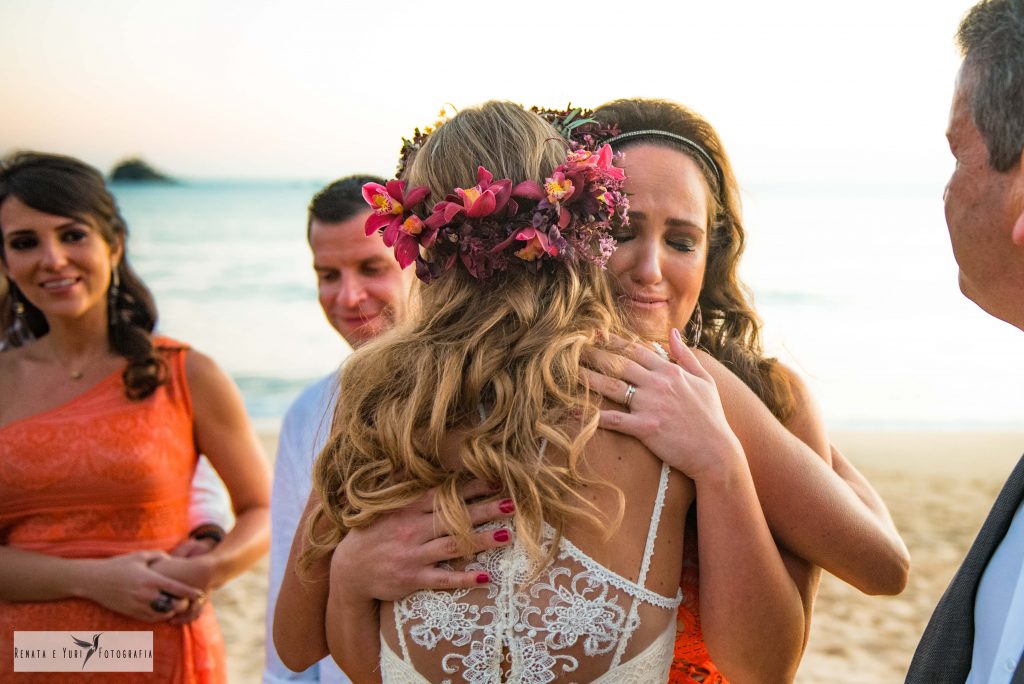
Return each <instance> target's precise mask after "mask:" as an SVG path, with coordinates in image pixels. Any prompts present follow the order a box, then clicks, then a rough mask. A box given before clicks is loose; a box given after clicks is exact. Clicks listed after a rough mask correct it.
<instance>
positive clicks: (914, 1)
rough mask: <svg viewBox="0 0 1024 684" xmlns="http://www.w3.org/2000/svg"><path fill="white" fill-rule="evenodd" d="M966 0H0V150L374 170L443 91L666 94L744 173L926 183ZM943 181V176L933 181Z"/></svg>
mask: <svg viewBox="0 0 1024 684" xmlns="http://www.w3.org/2000/svg"><path fill="white" fill-rule="evenodd" d="M971 4H972V2H971V0H865V1H862V2H857V3H833V2H820V1H818V0H809V1H803V0H779V1H776V2H762V1H753V0H750V1H738V0H737V1H734V2H713V1H711V0H704V1H703V2H693V1H691V0H685V1H680V2H674V3H669V2H664V3H657V4H655V3H648V2H642V1H641V2H623V3H613V2H605V1H604V0H597V1H594V2H564V3H558V2H550V0H549V1H547V2H543V3H541V2H533V1H532V0H530V1H526V2H516V3H499V2H490V3H485V2H472V1H466V0H458V1H456V2H435V3H424V2H416V1H412V0H390V1H389V2H377V3H356V2H350V1H349V0H300V1H298V2H296V1H288V2H284V1H279V0H254V1H247V2H206V1H203V0H178V1H176V2H167V1H166V0H160V1H159V2H154V1H150V0H51V1H46V0H33V1H32V2H16V1H15V0H3V1H2V2H0V64H2V65H3V76H2V77H0V102H2V103H3V105H2V108H0V152H8V151H10V150H12V149H16V148H35V149H44V150H48V151H55V152H63V153H67V154H71V155H75V156H79V157H81V158H83V159H85V160H86V161H89V162H90V163H93V164H95V165H97V166H99V167H100V168H102V169H104V170H108V169H109V168H110V166H111V164H112V163H114V162H115V161H116V160H117V159H119V158H121V157H123V156H126V155H132V154H139V155H142V156H144V157H145V158H146V159H148V160H149V161H150V162H151V163H153V164H154V165H156V166H158V167H159V168H161V169H163V170H166V171H167V172H169V173H171V174H173V175H179V176H184V177H231V178H248V177H263V178H312V179H327V178H333V177H336V176H340V175H343V174H346V173H350V172H352V171H356V170H364V171H371V172H377V173H382V174H390V173H391V171H392V169H393V168H394V160H395V156H396V153H397V149H398V146H399V142H400V137H401V136H402V135H408V134H409V133H410V132H411V130H412V129H413V128H414V127H415V126H417V125H420V126H422V125H426V124H429V123H431V122H432V121H433V120H434V118H435V116H436V113H437V110H438V109H439V108H440V107H441V106H442V105H443V104H444V103H451V104H452V105H454V106H456V107H461V106H466V105H469V104H474V103H477V102H480V101H483V100H486V99H489V98H503V99H510V100H514V101H518V102H522V103H524V104H527V105H530V104H540V105H545V106H561V105H564V104H565V103H566V101H567V100H569V99H571V100H572V102H573V104H578V105H587V106H594V105H597V104H599V103H601V102H604V101H606V100H609V99H613V98H617V97H628V96H636V95H641V96H651V97H665V98H670V99H675V100H678V101H680V102H683V103H685V104H688V105H690V106H691V107H693V108H695V109H697V110H698V111H700V112H702V113H703V114H705V115H706V116H707V117H708V118H709V119H710V120H711V122H712V123H713V124H714V125H715V126H716V127H717V128H718V130H719V132H720V133H721V134H722V136H723V138H724V140H725V143H726V147H727V149H728V150H729V151H730V152H731V155H732V157H733V160H734V163H735V165H736V169H737V174H738V176H739V178H740V180H741V181H742V182H744V183H745V184H751V183H761V182H775V181H782V182H788V181H793V180H802V179H824V180H836V179H839V180H856V181H876V180H882V181H893V180H907V181H910V182H915V183H916V182H925V183H936V182H939V183H941V181H942V179H943V178H944V177H945V176H946V175H947V174H948V171H949V168H950V164H951V161H950V157H949V154H948V151H947V150H946V147H945V142H944V139H943V131H944V129H945V123H946V113H947V110H948V102H949V97H950V94H951V92H952V83H953V78H954V75H955V72H956V68H957V64H958V61H959V60H958V57H957V55H956V51H955V49H954V46H953V42H952V37H953V33H954V31H955V29H956V25H957V23H958V21H959V19H960V17H961V15H962V14H963V12H964V11H965V10H966V9H967V8H968V7H970V5H971ZM939 187H941V185H940V186H939Z"/></svg>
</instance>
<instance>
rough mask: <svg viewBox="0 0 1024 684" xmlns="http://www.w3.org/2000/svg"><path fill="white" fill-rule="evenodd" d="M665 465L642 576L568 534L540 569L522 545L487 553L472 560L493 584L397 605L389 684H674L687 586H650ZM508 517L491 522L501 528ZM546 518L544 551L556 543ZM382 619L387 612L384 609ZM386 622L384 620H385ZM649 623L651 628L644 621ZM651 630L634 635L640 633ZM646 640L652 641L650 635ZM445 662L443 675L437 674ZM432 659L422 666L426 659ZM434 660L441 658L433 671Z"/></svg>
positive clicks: (385, 669) (386, 654)
mask: <svg viewBox="0 0 1024 684" xmlns="http://www.w3.org/2000/svg"><path fill="white" fill-rule="evenodd" d="M668 475H669V468H668V466H662V468H661V476H660V479H659V483H658V490H657V494H656V497H655V501H654V507H653V511H652V514H651V523H650V527H649V529H648V534H647V543H646V545H645V548H644V552H643V558H642V561H641V564H640V570H639V573H638V576H637V580H636V581H632V580H630V579H628V578H626V577H623V576H622V575H620V574H617V573H615V572H613V571H612V570H610V569H608V568H606V567H604V566H603V565H601V564H600V563H598V562H597V561H595V560H594V559H593V558H591V557H590V556H589V555H587V554H586V553H584V552H583V551H582V550H581V549H580V548H578V547H577V546H576V545H574V544H573V543H572V542H571V541H570V540H569V539H567V538H565V537H562V538H561V539H560V540H559V542H558V549H557V551H556V553H555V555H554V559H553V560H552V561H551V562H550V563H549V564H548V565H547V566H545V567H544V568H543V569H542V570H540V572H537V570H538V568H537V565H536V562H534V561H531V559H530V557H529V556H528V555H527V553H526V551H525V550H524V549H523V548H522V547H521V546H520V545H519V544H517V543H513V544H512V545H510V546H506V547H503V548H499V549H492V550H488V551H484V552H482V553H479V554H477V555H476V556H475V558H474V559H473V560H472V561H471V562H470V563H469V564H467V565H466V566H465V568H464V569H465V570H468V571H480V572H487V573H489V575H490V578H491V582H490V584H488V585H486V586H483V587H478V588H474V589H459V590H454V591H420V592H417V593H415V594H411V595H409V596H407V597H405V598H404V599H402V600H400V601H396V602H395V603H394V604H393V610H394V614H393V616H394V627H395V631H396V632H397V641H398V649H397V651H398V652H396V651H395V650H393V649H392V648H391V647H390V646H389V645H388V643H387V640H386V639H385V637H384V634H383V633H382V635H381V675H382V678H383V681H384V682H385V683H386V684H424V683H425V682H428V681H434V682H437V681H441V682H445V683H450V684H456V683H457V682H466V683H468V684H494V683H497V682H503V681H505V682H514V683H516V684H546V683H547V682H551V681H554V680H556V679H558V680H560V681H566V682H570V681H571V682H595V683H597V682H600V683H602V684H603V683H606V682H608V683H610V682H624V683H627V684H631V683H636V684H639V683H640V682H659V683H660V682H665V681H667V679H668V669H669V666H670V664H671V660H672V645H673V641H674V638H675V620H674V616H675V611H676V608H677V607H678V606H679V603H680V600H681V598H682V597H681V594H678V593H677V595H676V596H675V597H674V598H669V597H666V596H662V595H661V594H658V593H656V592H654V591H651V590H650V589H648V588H647V587H645V581H646V578H647V574H648V570H649V568H650V564H651V558H652V556H653V555H654V548H655V539H656V537H657V531H658V524H659V521H660V518H661V511H662V508H663V506H664V502H665V492H666V490H667V487H668ZM502 526H506V527H507V526H508V523H507V522H505V523H491V524H488V525H485V526H483V527H482V528H481V529H497V528H498V527H502ZM554 536H555V533H554V530H553V529H552V528H551V527H550V526H547V525H546V526H545V541H544V550H545V551H546V550H547V549H549V548H550V545H551V544H552V543H553V541H554ZM382 617H383V616H382ZM382 622H383V621H382ZM641 627H643V628H642V629H641ZM639 634H642V635H643V638H642V639H640V638H639V636H638V639H637V640H636V642H635V643H631V639H633V637H634V635H639ZM642 641H645V642H646V643H641V642H642ZM438 661H440V668H441V670H442V671H443V675H441V676H438V675H437V674H436V667H437V666H436V663H437V662H438ZM418 663H419V664H421V665H423V666H422V667H421V668H420V669H419V670H418V669H417V664H418ZM426 663H435V665H434V668H435V670H434V672H435V673H434V674H432V677H431V679H428V678H427V677H425V676H424V674H423V671H425V670H426V665H425V664H426Z"/></svg>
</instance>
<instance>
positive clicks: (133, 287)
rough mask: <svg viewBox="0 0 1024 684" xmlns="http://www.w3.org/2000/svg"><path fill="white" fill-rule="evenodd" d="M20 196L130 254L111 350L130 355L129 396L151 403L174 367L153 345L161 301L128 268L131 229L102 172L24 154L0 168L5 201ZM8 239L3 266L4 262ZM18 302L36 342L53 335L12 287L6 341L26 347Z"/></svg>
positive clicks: (2, 306)
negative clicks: (17, 330)
mask: <svg viewBox="0 0 1024 684" xmlns="http://www.w3.org/2000/svg"><path fill="white" fill-rule="evenodd" d="M8 197H17V198H18V200H20V201H21V202H22V203H24V204H25V205H27V206H29V207H31V208H33V209H35V210H36V211H41V212H43V213H46V214H53V215H54V216H66V217H68V218H73V219H76V220H79V221H84V222H86V223H88V224H89V225H92V226H94V227H95V228H96V230H97V232H98V233H99V235H100V237H101V238H103V241H104V242H106V243H107V245H108V246H109V247H110V249H112V250H113V249H116V248H117V247H118V246H120V247H121V248H122V252H121V259H120V261H118V264H117V266H116V267H115V269H114V271H113V272H112V276H113V277H116V278H117V279H118V281H119V283H120V284H119V286H118V287H117V289H116V290H114V291H113V294H111V293H110V292H108V297H107V336H108V338H109V342H110V349H111V351H113V352H115V353H116V354H119V355H121V356H123V357H124V358H125V359H126V360H127V361H128V365H127V366H125V369H124V372H123V374H122V377H123V379H124V386H125V394H126V395H127V396H128V398H129V399H132V400H140V399H145V398H146V397H148V396H149V395H151V394H152V393H153V392H155V391H156V388H157V387H159V386H160V385H161V384H163V383H164V382H166V380H167V364H166V363H165V362H164V360H163V358H162V357H161V355H160V354H159V352H158V350H157V349H156V348H155V347H154V345H153V338H152V335H151V333H152V332H153V328H154V327H155V326H156V318H157V312H156V303H155V302H154V300H153V295H152V294H151V293H150V291H149V288H147V287H146V284H145V283H143V282H142V279H141V278H139V276H138V274H136V273H135V270H134V269H132V267H131V265H130V264H129V263H128V253H127V245H126V243H127V238H128V225H127V224H126V223H125V220H124V218H123V217H122V216H121V212H120V210H119V209H118V207H117V202H116V201H115V200H114V196H113V195H112V194H110V191H109V190H108V189H107V185H106V183H104V181H103V176H102V175H101V174H100V172H99V171H97V170H96V169H94V168H93V167H91V166H89V165H88V164H86V163H84V162H81V161H79V160H77V159H74V158H72V157H65V156H62V155H56V154H42V153H38V152H19V153H16V154H14V155H13V156H11V157H9V158H8V159H6V160H5V161H4V162H3V163H2V165H0V203H2V202H3V201H4V200H6V199H7V198H8ZM4 258H5V257H4V247H3V241H2V240H0V260H2V259H4ZM14 302H20V303H21V304H22V306H24V310H25V313H24V316H25V321H26V323H27V324H28V328H29V331H30V332H31V334H32V337H35V338H39V337H42V336H43V335H45V334H46V333H48V332H49V330H50V325H49V323H47V321H46V317H45V316H44V315H43V312H42V311H40V310H39V309H38V308H36V307H35V305H33V304H32V302H30V301H29V300H28V299H27V298H26V297H25V296H24V294H22V293H21V291H20V290H19V289H18V287H17V286H16V285H15V284H14V283H13V282H10V281H8V283H7V288H6V291H4V292H0V340H3V341H4V342H6V343H8V344H10V345H11V346H19V345H20V344H21V343H22V340H21V339H17V338H16V336H14V335H12V334H11V331H12V329H13V328H12V324H13V320H12V319H13V315H12V314H11V311H12V310H13V304H14Z"/></svg>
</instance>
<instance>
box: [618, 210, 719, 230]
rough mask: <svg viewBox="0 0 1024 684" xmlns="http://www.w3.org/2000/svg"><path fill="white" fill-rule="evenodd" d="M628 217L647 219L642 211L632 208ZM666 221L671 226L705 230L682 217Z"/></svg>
mask: <svg viewBox="0 0 1024 684" xmlns="http://www.w3.org/2000/svg"><path fill="white" fill-rule="evenodd" d="M629 217H630V218H631V219H633V218H636V219H640V220H641V221H644V220H646V219H647V214H645V213H644V212H642V211H632V210H630V212H629ZM666 223H667V224H668V225H669V227H671V228H690V229H691V230H696V231H698V232H700V233H704V232H706V231H705V230H704V228H703V227H701V226H700V225H699V224H697V223H694V222H693V221H691V220H690V219H683V218H675V217H673V218H670V219H668V220H667V221H666Z"/></svg>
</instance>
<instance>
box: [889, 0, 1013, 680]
mask: <svg viewBox="0 0 1024 684" xmlns="http://www.w3.org/2000/svg"><path fill="white" fill-rule="evenodd" d="M957 42H958V44H959V46H960V50H961V53H962V54H963V57H964V61H963V65H962V66H961V67H960V72H959V74H958V75H957V81H956V91H955V92H954V94H953V106H952V109H951V111H950V115H949V130H948V131H947V134H946V135H947V137H948V138H949V147H950V150H951V151H952V152H953V156H954V157H955V158H956V168H955V169H954V171H953V175H952V177H950V179H949V183H948V185H947V186H946V193H945V197H944V198H945V204H946V223H947V225H948V226H949V237H950V241H951V242H952V245H953V254H954V256H955V257H956V261H957V264H958V265H959V267H960V290H961V291H962V292H963V293H964V294H965V295H966V296H967V297H968V298H970V299H971V300H973V301H974V302H975V303H977V304H978V306H980V307H981V308H982V309H984V310H985V311H987V312H988V313H990V314H992V315H993V316H995V317H997V318H1000V319H1002V320H1004V321H1006V322H1007V323H1010V324H1011V325H1013V326H1015V327H1017V328H1020V329H1021V330H1024V0H982V2H979V3H978V4H977V5H975V6H974V7H973V8H972V9H971V10H970V11H969V12H968V13H967V14H966V15H965V17H964V19H963V21H962V22H961V24H960V30H959V31H958V33H957ZM1008 362H1009V363H1021V360H1020V359H1016V360H1013V359H1008ZM1022 501H1024V458H1022V459H1021V460H1020V461H1019V462H1018V463H1017V466H1016V467H1015V468H1014V470H1013V473H1011V475H1010V478H1009V479H1008V480H1007V482H1006V485H1005V486H1004V487H1003V490H1002V491H1001V492H1000V493H999V497H998V498H997V499H996V502H995V505H994V506H993V507H992V510H991V512H990V513H989V515H988V518H987V519H986V520H985V524H984V525H983V526H982V528H981V531H980V532H979V533H978V537H977V539H975V540H974V544H973V545H972V546H971V549H970V551H969V552H968V553H967V557H966V558H965V559H964V562H963V565H961V566H960V569H959V570H958V571H957V573H956V576H955V577H954V578H953V581H952V582H951V583H950V585H949V587H948V588H947V589H946V593H945V594H944V595H943V596H942V599H941V600H940V601H939V605H938V606H937V607H936V608H935V612H934V614H933V615H932V618H931V621H929V623H928V627H927V629H925V632H924V635H923V636H922V637H921V643H920V645H918V647H917V652H916V653H915V654H914V660H913V662H912V663H911V665H910V672H909V673H908V674H907V682H908V684H918V683H920V684H924V683H927V684H945V683H947V682H950V683H952V682H957V684H962V683H963V682H967V683H968V684H1008V683H1012V684H1024V659H1022V658H1021V655H1022V652H1024V503H1022Z"/></svg>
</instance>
